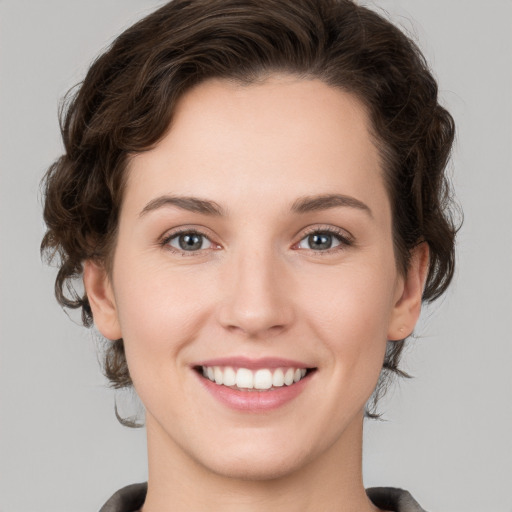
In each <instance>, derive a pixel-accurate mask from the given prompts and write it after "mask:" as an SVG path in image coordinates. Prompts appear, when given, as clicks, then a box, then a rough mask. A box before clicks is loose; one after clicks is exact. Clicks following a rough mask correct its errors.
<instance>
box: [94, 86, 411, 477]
mask: <svg viewBox="0 0 512 512" xmlns="http://www.w3.org/2000/svg"><path fill="white" fill-rule="evenodd" d="M128 173H129V174H128V180H127V186H126V191H125V196H124V202H123V205H122V209H121V215H120V224H119V233H118V241H117V246H116V249H115V254H114V260H113V271H112V274H111V276H110V277H109V278H105V279H104V280H103V281H102V280H101V279H100V278H99V277H98V276H100V271H99V270H98V269H97V268H96V267H94V266H93V265H92V264H90V265H89V267H88V269H89V270H87V269H86V270H87V272H86V275H85V282H86V287H87V289H88V294H89V297H90V300H91V304H92V307H93V313H94V318H95V322H96V325H97V326H98V328H99V329H100V330H101V331H102V332H103V334H104V335H105V336H107V337H108V338H111V339H115V338H120V337H122V338H123V339H124V343H125V349H126V357H127V360H128V365H129V368H130V374H131V376H132V379H133V382H134V385H135V388H136V390H137V392H138V394H139V396H140V398H141V400H142V401H143V403H144V405H145V407H146V411H147V419H146V422H147V428H148V433H149V439H150V442H151V440H152V439H153V442H157V444H158V446H159V447H160V449H161V450H169V451H173V452H179V453H180V454H181V456H182V457H183V458H184V459H188V460H191V461H194V463H199V465H200V466H201V467H203V468H206V469H207V470H209V471H213V472H215V473H217V474H221V475H227V476H243V477H245V478H269V477H273V476H279V475H285V474H288V473H291V472H293V471H295V470H298V469H300V468H301V467H304V466H305V465H307V464H309V463H313V462H314V461H318V460H321V459H322V458H325V457H327V456H328V454H332V453H342V451H343V449H345V448H346V446H347V443H350V442H352V441H353V440H354V439H353V436H354V435H355V434H354V432H358V435H359V432H360V425H361V420H362V417H363V411H364V406H365V403H366V401H367V399H368V398H369V396H370V395H371V393H372V391H373V389H374V387H375V384H376V382H377V379H378V376H379V373H380V370H381V367H382V362H383V358H384V352H385V347H386V341H387V340H388V339H398V338H403V337H404V336H405V335H406V334H408V332H403V329H404V328H405V329H407V330H410V329H412V325H411V322H412V323H413V322H414V320H415V318H414V316H415V315H416V313H417V312H413V314H411V311H412V309H414V308H412V307H411V304H412V303H409V302H410V297H409V296H410V295H411V294H412V292H411V290H412V288H414V286H413V285H412V284H408V281H407V278H404V277H402V276H401V275H400V274H399V272H398V271H397V267H396V262H395V257H394V251H393V243H392V223H391V210H390V204H389V199H388V196H387V193H386V189H385V185H384V180H383V173H382V168H381V161H380V158H379V154H378V151H377V149H376V147H375V146H374V144H373V142H372V138H371V136H370V133H369V125H368V118H367V114H366V112H365V109H364V108H363V106H362V105H361V104H360V103H359V102H358V100H357V99H356V98H355V97H353V96H352V95H350V94H348V93H345V92H342V91H340V90H337V89H334V88H332V87H329V86H327V85H325V84H324V83H322V82H320V81H316V80H307V81H306V80H299V79H295V78H292V77H274V78H271V79H268V80H267V81H265V82H264V83H262V84H257V85H249V86H241V85H236V84H233V83H230V82H227V81H221V80H212V81H209V82H206V83H203V84H201V85H199V86H197V87H196V88H195V89H193V90H191V91H189V92H188V93H187V94H186V95H185V96H184V97H183V98H182V99H181V101H180V103H179V104H178V106H177V109H176V112H175V116H174V118H173V122H172V124H171V127H170V129H169V131H168V133H167V135H166V136H165V137H164V138H163V139H162V140H161V141H160V142H159V143H158V144H157V145H156V147H155V148H154V149H152V150H150V151H147V152H145V153H142V154H139V155H136V156H134V157H133V158H132V159H131V161H130V164H129V168H128ZM98 283H103V285H100V284H98ZM102 286H103V288H102ZM420 288H421V286H420ZM413 291H414V290H413ZM419 295H421V293H420V294H419ZM408 300H409V302H407V301H408ZM415 300H416V299H415ZM416 302H417V301H416ZM415 307H416V306H415ZM416 309H417V308H416ZM351 436H352V437H351ZM155 440H156V441H155Z"/></svg>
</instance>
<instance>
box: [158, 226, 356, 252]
mask: <svg viewBox="0 0 512 512" xmlns="http://www.w3.org/2000/svg"><path fill="white" fill-rule="evenodd" d="M184 234H187V235H199V236H201V237H204V238H205V239H206V240H208V241H209V242H210V243H211V244H212V245H217V246H218V244H215V243H214V242H212V240H211V239H210V237H209V236H208V235H207V234H206V233H204V232H203V231H201V230H199V229H197V228H182V229H179V230H177V231H173V232H172V233H169V234H167V235H166V236H164V237H163V239H162V240H161V241H160V245H161V246H162V247H165V248H166V249H168V250H169V251H171V252H173V253H175V254H180V255H182V256H199V255H201V254H204V251H211V250H216V249H212V248H208V249H200V250H197V251H186V250H180V249H177V248H176V247H173V246H172V245H170V242H171V241H172V240H173V239H175V238H177V237H179V236H180V235H184ZM315 234H318V235H329V236H333V237H334V238H336V239H337V240H338V242H339V244H338V245H336V246H334V247H332V248H329V249H325V250H315V249H306V250H308V251H310V252H312V253H314V254H318V255H322V256H324V255H328V254H333V253H336V252H339V251H343V250H345V249H346V248H347V247H350V246H352V245H353V244H354V240H353V238H352V237H351V236H350V235H348V234H347V232H346V231H343V230H341V229H338V228H334V227H332V226H326V227H318V226H315V227H311V228H309V229H307V230H306V231H305V232H304V233H303V235H302V237H301V239H300V240H299V241H298V242H296V243H295V244H293V246H292V247H294V248H297V246H298V245H299V244H300V243H301V242H302V241H303V240H305V239H306V238H308V237H309V236H311V235H315Z"/></svg>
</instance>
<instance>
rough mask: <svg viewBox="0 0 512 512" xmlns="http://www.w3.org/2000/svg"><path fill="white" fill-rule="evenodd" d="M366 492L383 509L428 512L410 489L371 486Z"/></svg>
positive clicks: (399, 511) (397, 511)
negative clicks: (412, 494)
mask: <svg viewBox="0 0 512 512" xmlns="http://www.w3.org/2000/svg"><path fill="white" fill-rule="evenodd" d="M366 494H367V495H368V497H369V498H370V500H371V501H372V502H373V504H374V505H375V506H377V507H379V508H380V509H382V510H389V511H393V512H426V511H425V510H424V509H423V508H421V507H420V506H419V504H418V502H417V501H416V500H415V499H414V498H413V497H412V496H411V494H410V493H409V492H408V491H404V490H403V489H398V488H396V487H371V488H369V489H366Z"/></svg>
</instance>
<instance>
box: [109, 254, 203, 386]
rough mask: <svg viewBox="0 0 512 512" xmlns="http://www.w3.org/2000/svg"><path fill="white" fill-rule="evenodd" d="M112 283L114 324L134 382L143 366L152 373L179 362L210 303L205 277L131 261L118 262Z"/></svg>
mask: <svg viewBox="0 0 512 512" xmlns="http://www.w3.org/2000/svg"><path fill="white" fill-rule="evenodd" d="M128 270H129V271H128ZM116 279H117V280H116V282H117V286H116V289H115V293H116V303H117V305H118V316H119V322H120V325H121V332H122V335H123V339H124V345H125V351H126V357H127V360H128V364H129V367H130V373H131V374H132V376H133V378H134V380H136V374H138V373H139V369H142V368H144V367H145V363H148V365H149V364H151V371H158V368H159V367H160V366H162V367H163V365H164V363H166V364H169V361H175V362H176V364H179V362H180V361H179V359H176V357H177V356H179V355H180V353H181V348H182V347H183V346H184V345H186V344H188V343H189V342H190V341H192V340H193V339H194V338H195V337H197V335H198V333H199V331H200V330H201V328H202V326H203V325H204V322H205V321H206V318H207V311H208V310H209V304H210V303H211V300H210V298H209V295H208V293H205V292H207V290H205V284H204V279H202V278H201V276H197V275H196V276H192V275H187V273H186V272H181V273H177V272H170V271H169V270H168V269H165V268H162V267H161V266H160V267H158V266H156V265H155V266H143V267H141V266H137V265H136V264H130V261H126V262H119V264H118V267H117V276H116Z"/></svg>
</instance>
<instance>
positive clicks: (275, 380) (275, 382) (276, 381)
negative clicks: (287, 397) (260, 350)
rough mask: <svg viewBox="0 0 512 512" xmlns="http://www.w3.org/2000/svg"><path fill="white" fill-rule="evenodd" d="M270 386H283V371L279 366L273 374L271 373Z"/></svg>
mask: <svg viewBox="0 0 512 512" xmlns="http://www.w3.org/2000/svg"><path fill="white" fill-rule="evenodd" d="M272 386H274V387H275V388H280V387H281V386H284V373H283V370H281V368H278V369H277V370H276V371H275V372H274V375H272Z"/></svg>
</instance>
